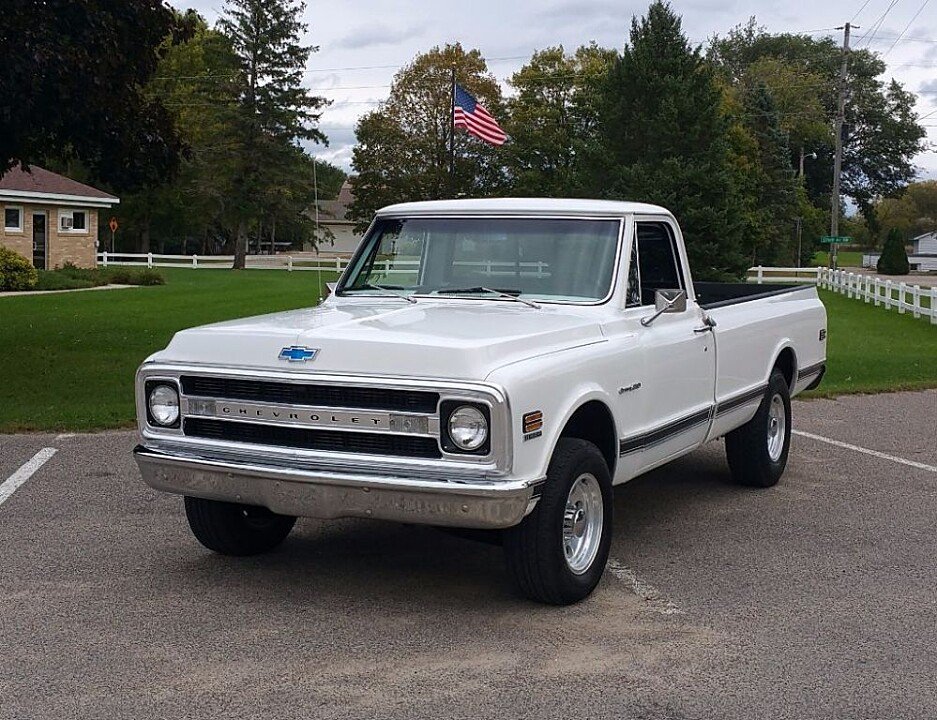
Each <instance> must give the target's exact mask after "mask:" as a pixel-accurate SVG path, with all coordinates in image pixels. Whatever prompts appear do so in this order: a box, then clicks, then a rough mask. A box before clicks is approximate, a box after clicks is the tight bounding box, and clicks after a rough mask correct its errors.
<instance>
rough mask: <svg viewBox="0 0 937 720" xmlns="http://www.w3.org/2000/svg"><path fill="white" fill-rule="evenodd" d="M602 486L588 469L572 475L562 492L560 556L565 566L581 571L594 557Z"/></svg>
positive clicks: (599, 536) (599, 529)
mask: <svg viewBox="0 0 937 720" xmlns="http://www.w3.org/2000/svg"><path fill="white" fill-rule="evenodd" d="M603 510H604V506H603V502H602V488H601V487H599V481H598V480H596V479H595V475H592V474H591V473H583V474H582V475H580V476H579V477H577V478H576V481H575V482H574V483H573V485H572V487H571V488H570V489H569V495H567V496H566V511H565V513H564V514H563V557H564V558H565V559H566V564H567V565H568V566H569V569H570V570H572V571H573V572H574V573H575V574H576V575H582V574H583V573H584V572H586V571H587V570H588V569H589V568H590V567H592V563H593V561H594V560H595V556H596V555H598V553H599V544H600V543H601V542H602V523H603V522H604V512H603Z"/></svg>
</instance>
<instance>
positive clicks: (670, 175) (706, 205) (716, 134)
mask: <svg viewBox="0 0 937 720" xmlns="http://www.w3.org/2000/svg"><path fill="white" fill-rule="evenodd" d="M604 95H605V106H604V108H603V111H602V113H601V119H600V130H601V136H602V143H601V147H599V148H598V153H597V155H595V156H594V158H593V161H594V164H595V171H594V172H593V177H594V178H595V180H596V181H597V185H596V187H595V188H594V189H593V192H596V193H600V194H603V195H605V196H606V197H612V198H620V199H627V200H640V201H647V202H654V203H657V204H660V205H663V206H665V207H667V208H668V209H670V210H671V211H673V212H674V214H675V215H676V216H677V217H678V218H680V222H681V225H682V227H683V231H684V235H685V237H686V244H687V252H688V254H689V258H690V264H691V266H692V268H693V272H694V274H695V275H696V276H698V277H699V278H710V279H711V278H720V277H726V276H734V277H738V276H740V275H741V274H742V273H743V272H744V270H745V268H746V261H745V257H744V255H743V253H742V249H741V248H742V228H743V218H742V216H741V210H740V208H739V203H738V200H737V197H736V196H737V189H736V186H735V181H734V176H733V170H732V167H731V165H730V162H729V143H728V123H727V120H726V118H725V116H724V114H723V111H722V108H721V103H722V93H721V90H720V88H719V86H718V84H717V83H716V81H715V78H714V76H713V72H712V70H711V68H710V66H709V65H708V64H707V63H706V62H705V60H704V59H703V57H702V56H701V55H700V51H699V49H698V48H692V47H690V44H689V41H688V40H687V38H686V36H685V35H684V34H683V32H682V29H681V23H680V18H679V17H678V16H677V15H676V14H675V13H674V12H673V11H672V10H671V8H670V6H669V5H668V4H666V3H664V2H660V1H659V0H658V2H655V3H653V4H652V5H651V6H650V8H649V9H648V13H647V15H646V16H645V17H644V18H641V19H640V20H639V19H637V18H634V19H632V22H631V37H630V43H629V44H628V45H626V47H625V49H624V51H623V52H622V54H621V57H620V58H619V59H618V61H617V62H616V63H615V64H614V66H613V67H612V69H611V71H610V73H609V77H608V81H607V84H606V87H605V91H604Z"/></svg>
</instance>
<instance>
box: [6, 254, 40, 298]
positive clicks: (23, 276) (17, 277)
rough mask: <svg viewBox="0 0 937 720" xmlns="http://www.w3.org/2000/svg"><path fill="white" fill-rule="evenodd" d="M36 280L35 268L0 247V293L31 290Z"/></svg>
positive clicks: (22, 258)
mask: <svg viewBox="0 0 937 720" xmlns="http://www.w3.org/2000/svg"><path fill="white" fill-rule="evenodd" d="M38 279H39V275H38V273H37V272H36V268H34V267H33V265H32V263H31V262H29V260H27V259H26V258H24V257H23V256H22V255H20V254H18V253H15V252H13V251H12V250H10V249H9V248H5V247H3V246H2V245H0V292H2V291H6V290H32V289H33V288H34V287H36V282H37V281H38Z"/></svg>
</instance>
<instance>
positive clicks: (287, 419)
mask: <svg viewBox="0 0 937 720" xmlns="http://www.w3.org/2000/svg"><path fill="white" fill-rule="evenodd" d="M188 413H189V415H191V416H198V417H211V418H221V419H227V420H239V421H242V422H254V423H263V424H267V425H298V426H301V427H314V428H328V429H331V430H357V431H359V432H393V433H400V434H426V433H428V432H429V423H428V418H426V417H421V416H418V415H408V414H401V413H390V412H374V411H369V410H334V409H331V408H298V407H295V406H294V407H285V406H281V405H269V404H262V403H248V402H230V401H223V400H201V399H194V398H193V399H191V400H189V405H188Z"/></svg>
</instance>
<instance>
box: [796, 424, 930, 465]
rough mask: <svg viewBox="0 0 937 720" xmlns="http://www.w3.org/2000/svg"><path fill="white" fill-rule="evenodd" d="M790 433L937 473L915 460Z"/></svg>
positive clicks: (820, 437)
mask: <svg viewBox="0 0 937 720" xmlns="http://www.w3.org/2000/svg"><path fill="white" fill-rule="evenodd" d="M791 432H792V433H793V434H794V435H800V436H801V437H805V438H810V439H811V440H816V441H817V442H822V443H826V444H827V445H835V446H836V447H841V448H844V449H846V450H854V451H855V452H859V453H862V454H863V455H871V456H872V457H877V458H882V460H891V461H892V462H896V463H901V464H902V465H907V466H908V467H913V468H917V469H918V470H927V471H928V472H932V473H937V466H934V465H927V464H926V463H922V462H917V461H915V460H907V459H905V458H903V457H898V456H897V455H889V454H888V453H883V452H879V451H878V450H869V449H868V448H864V447H859V446H858V445H850V444H849V443H845V442H840V441H839V440H833V439H831V438H828V437H823V436H822V435H814V434H813V433H808V432H804V431H803V430H791Z"/></svg>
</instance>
